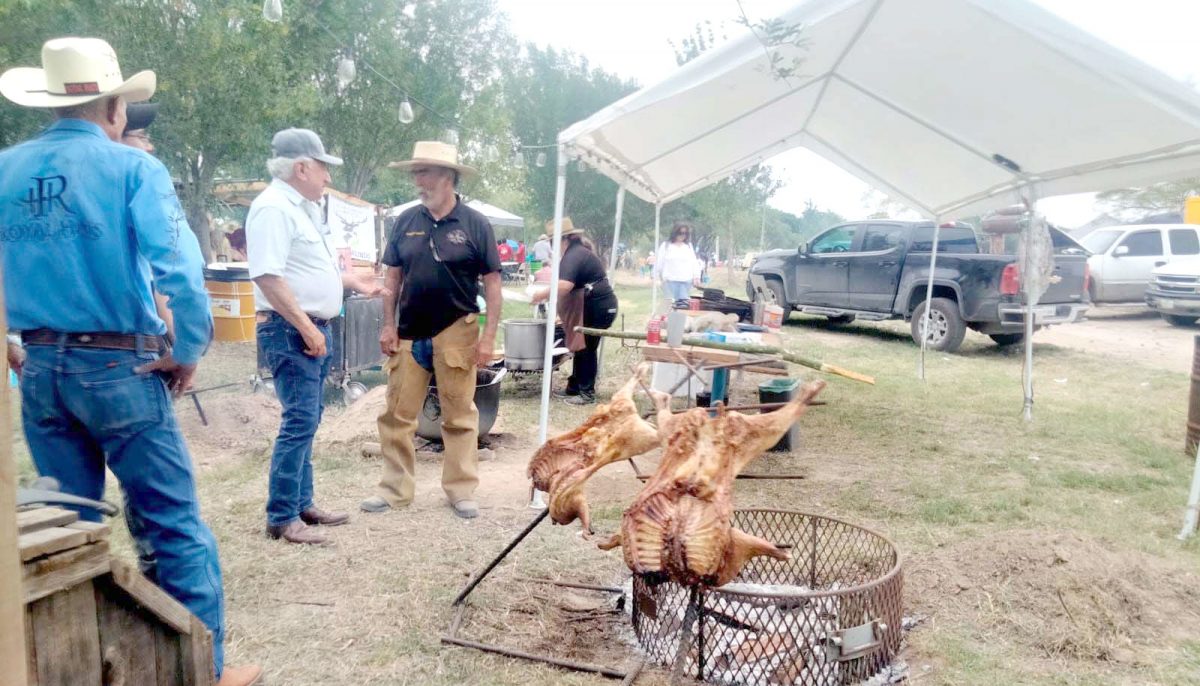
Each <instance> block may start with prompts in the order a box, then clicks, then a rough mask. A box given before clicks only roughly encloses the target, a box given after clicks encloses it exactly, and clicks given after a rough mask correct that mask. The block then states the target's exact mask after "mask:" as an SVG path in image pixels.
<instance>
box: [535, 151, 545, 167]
mask: <svg viewBox="0 0 1200 686" xmlns="http://www.w3.org/2000/svg"><path fill="white" fill-rule="evenodd" d="M535 164H537V166H539V167H544V166H546V153H544V152H539V153H538V154H537V158H536V161H535Z"/></svg>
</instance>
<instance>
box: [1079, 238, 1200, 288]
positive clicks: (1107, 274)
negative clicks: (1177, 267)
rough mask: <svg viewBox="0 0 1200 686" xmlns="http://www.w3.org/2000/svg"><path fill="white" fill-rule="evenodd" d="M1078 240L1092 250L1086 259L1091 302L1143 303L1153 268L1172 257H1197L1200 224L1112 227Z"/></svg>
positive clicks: (1199, 255) (1199, 248)
mask: <svg viewBox="0 0 1200 686" xmlns="http://www.w3.org/2000/svg"><path fill="white" fill-rule="evenodd" d="M1079 242H1080V243H1082V244H1083V247H1085V248H1087V249H1088V251H1089V252H1091V253H1092V256H1091V257H1089V258H1088V269H1089V270H1090V272H1091V284H1090V286H1089V287H1088V295H1089V296H1091V299H1092V302H1094V303H1132V302H1142V300H1143V299H1144V298H1145V297H1146V287H1147V286H1149V285H1150V274H1151V272H1153V271H1154V269H1155V267H1161V266H1163V265H1165V264H1166V263H1167V262H1170V261H1171V260H1172V259H1178V258H1181V257H1200V225H1196V224H1135V225H1132V226H1111V227H1108V228H1104V229H1097V230H1095V231H1093V232H1091V233H1089V234H1088V235H1086V236H1084V237H1083V239H1082V240H1080V241H1079Z"/></svg>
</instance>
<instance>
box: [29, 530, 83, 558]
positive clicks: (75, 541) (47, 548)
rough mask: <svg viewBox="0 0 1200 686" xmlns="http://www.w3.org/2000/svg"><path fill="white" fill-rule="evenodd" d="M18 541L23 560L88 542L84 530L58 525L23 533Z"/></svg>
mask: <svg viewBox="0 0 1200 686" xmlns="http://www.w3.org/2000/svg"><path fill="white" fill-rule="evenodd" d="M17 542H18V543H19V544H20V547H21V561H22V562H28V561H30V560H32V559H34V558H38V557H45V556H46V555H50V554H53V553H57V552H61V551H63V550H69V549H71V548H77V547H79V546H81V545H84V544H85V543H87V534H86V533H84V532H82V531H73V530H71V529H63V528H61V527H56V528H53V529H42V530H41V531H34V532H33V533H29V534H23V535H22V536H21V537H20V538H18V539H17Z"/></svg>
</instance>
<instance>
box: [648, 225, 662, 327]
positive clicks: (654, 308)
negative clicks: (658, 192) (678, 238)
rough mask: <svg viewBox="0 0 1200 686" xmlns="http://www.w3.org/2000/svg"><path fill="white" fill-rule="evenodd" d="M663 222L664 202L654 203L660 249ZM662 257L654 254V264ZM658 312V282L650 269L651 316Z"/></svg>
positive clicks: (657, 246)
mask: <svg viewBox="0 0 1200 686" xmlns="http://www.w3.org/2000/svg"><path fill="white" fill-rule="evenodd" d="M661 222H662V203H661V202H656V203H654V249H655V250H658V248H659V247H660V246H659V243H658V235H659V226H660V224H661ZM661 259H662V255H655V256H654V264H656V265H657V264H658V261H659V260H661ZM656 314H658V284H656V283H654V270H650V316H651V317H653V316H654V315H656Z"/></svg>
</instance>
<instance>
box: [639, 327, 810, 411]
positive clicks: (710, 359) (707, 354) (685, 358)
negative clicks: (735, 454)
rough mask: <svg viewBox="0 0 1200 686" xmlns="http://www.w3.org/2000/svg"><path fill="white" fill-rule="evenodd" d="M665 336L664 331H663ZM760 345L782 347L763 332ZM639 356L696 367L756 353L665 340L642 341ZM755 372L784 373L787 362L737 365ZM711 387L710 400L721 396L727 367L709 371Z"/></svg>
mask: <svg viewBox="0 0 1200 686" xmlns="http://www.w3.org/2000/svg"><path fill="white" fill-rule="evenodd" d="M664 335H665V334H664ZM761 342H762V344H763V345H773V346H781V345H782V339H780V337H779V334H777V333H772V332H769V331H768V332H766V333H763V334H762V339H761ZM638 347H640V348H641V349H642V359H644V360H646V361H649V362H672V363H674V364H684V365H685V366H689V365H690V366H691V367H693V368H696V369H700V368H703V367H708V366H712V365H729V364H737V363H739V362H747V361H750V360H754V359H755V358H756V357H759V356H758V355H754V354H747V353H739V352H736V351H733V350H718V349H716V348H699V347H696V346H692V345H681V346H678V347H675V348H672V347H671V346H669V345H667V344H666V343H641V344H639V346H638ZM738 369H744V370H746V371H748V372H755V373H757V374H770V375H772V376H787V375H788V369H787V363H785V362H783V361H781V360H763V361H762V362H758V363H753V364H747V365H743V366H740V367H738ZM712 373H713V376H712V386H711V388H710V389H709V391H710V397H711V398H712V401H713V402H716V401H717V400H719V399H721V398H724V397H725V395H726V389H727V388H728V387H729V370H728V369H724V368H720V369H714V370H712Z"/></svg>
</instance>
